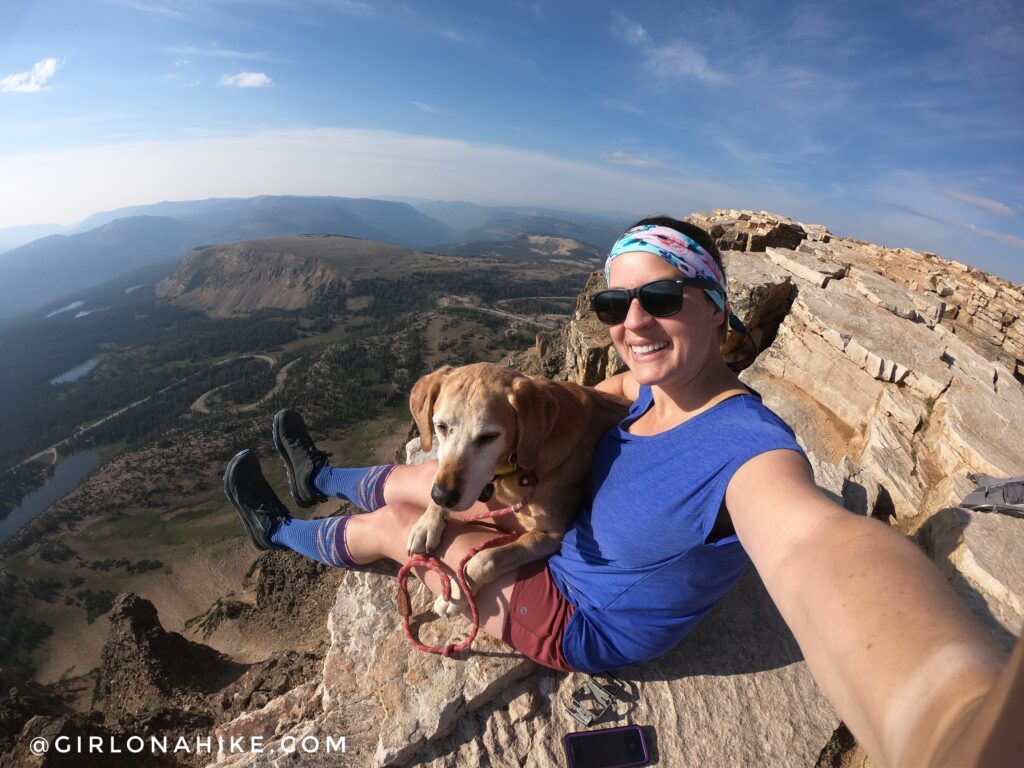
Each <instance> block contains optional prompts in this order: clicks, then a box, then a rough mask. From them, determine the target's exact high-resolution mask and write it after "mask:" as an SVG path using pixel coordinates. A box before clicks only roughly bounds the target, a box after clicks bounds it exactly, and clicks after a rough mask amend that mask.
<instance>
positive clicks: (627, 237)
mask: <svg viewBox="0 0 1024 768" xmlns="http://www.w3.org/2000/svg"><path fill="white" fill-rule="evenodd" d="M633 251H643V252H644V253H653V254H654V255H655V256H658V257H660V258H662V259H664V260H665V261H667V262H668V263H669V264H671V265H672V266H673V267H675V268H676V269H678V270H679V271H680V272H682V273H683V274H684V275H686V276H687V277H703V278H705V279H707V280H714V281H715V282H716V283H718V285H719V286H721V289H720V290H717V289H713V288H705V289H704V290H705V292H706V293H707V295H708V296H709V297H710V298H711V300H712V301H713V302H715V305H716V306H717V307H718V308H719V309H722V310H725V309H726V307H727V301H726V297H725V275H723V274H722V270H721V268H720V267H719V266H718V264H716V263H715V259H714V257H712V255H711V254H710V253H708V252H707V251H706V250H704V248H703V246H701V244H700V243H698V242H697V241H696V240H694V239H693V238H691V237H688V236H686V235H684V234H683V233H682V232H677V231H676V230H674V229H670V228H669V227H663V226H660V225H658V224H641V225H640V226H639V227H633V228H632V229H628V230H626V232H625V234H624V235H623V236H622V237H620V238H619V239H618V240H616V241H615V245H613V246H612V250H611V253H609V254H608V259H607V260H606V261H605V263H604V277H605V280H608V279H609V277H610V275H611V269H612V259H614V258H615V257H616V256H621V255H622V254H624V253H631V252H633Z"/></svg>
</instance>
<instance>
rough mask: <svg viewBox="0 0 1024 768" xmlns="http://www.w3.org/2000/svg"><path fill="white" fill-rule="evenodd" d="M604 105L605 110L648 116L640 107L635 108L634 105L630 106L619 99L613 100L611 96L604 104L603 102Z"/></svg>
mask: <svg viewBox="0 0 1024 768" xmlns="http://www.w3.org/2000/svg"><path fill="white" fill-rule="evenodd" d="M602 104H603V106H604V108H605V109H613V110H615V111H617V112H631V113H632V114H634V115H646V114H647V113H646V112H644V111H643V110H642V109H640V107H637V106H635V105H633V104H628V103H626V102H624V101H620V100H619V99H613V98H611V97H610V96H609V97H607V98H606V99H605V100H604V102H602Z"/></svg>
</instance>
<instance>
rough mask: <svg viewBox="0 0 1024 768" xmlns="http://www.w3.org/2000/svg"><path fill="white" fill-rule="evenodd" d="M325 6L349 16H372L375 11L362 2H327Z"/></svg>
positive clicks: (344, 0)
mask: <svg viewBox="0 0 1024 768" xmlns="http://www.w3.org/2000/svg"><path fill="white" fill-rule="evenodd" d="M327 5H328V6H330V7H331V8H333V9H334V10H336V11H341V12H342V13H347V14H348V15H349V16H373V15H374V14H375V13H376V12H377V10H376V9H375V8H374V7H373V5H372V4H371V3H366V2H363V0H327Z"/></svg>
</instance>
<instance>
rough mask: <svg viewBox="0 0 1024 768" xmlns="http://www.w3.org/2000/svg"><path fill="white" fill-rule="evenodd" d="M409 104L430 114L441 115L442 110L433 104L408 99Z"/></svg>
mask: <svg viewBox="0 0 1024 768" xmlns="http://www.w3.org/2000/svg"><path fill="white" fill-rule="evenodd" d="M409 104H411V105H412V106H414V107H416V109H418V110H420V111H421V112H429V113H430V114H432V115H443V114H444V111H443V110H440V109H438V108H437V107H435V106H434V105H433V104H427V102H425V101H410V102H409Z"/></svg>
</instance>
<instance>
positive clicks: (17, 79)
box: [0, 57, 64, 93]
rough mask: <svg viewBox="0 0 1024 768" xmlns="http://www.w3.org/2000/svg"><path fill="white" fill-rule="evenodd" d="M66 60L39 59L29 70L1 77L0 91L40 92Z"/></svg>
mask: <svg viewBox="0 0 1024 768" xmlns="http://www.w3.org/2000/svg"><path fill="white" fill-rule="evenodd" d="M63 63H64V62H63V61H62V60H61V59H55V58H52V57H51V58H49V59H43V60H42V61H37V62H36V63H35V64H34V65H33V66H32V69H31V70H29V71H28V72H16V73H15V74H13V75H8V76H7V77H2V78H0V93H38V92H39V91H42V90H44V89H45V88H46V87H47V86H46V83H47V82H48V81H49V80H50V78H52V77H53V76H54V75H55V74H57V70H58V69H60V67H61V65H62V64H63Z"/></svg>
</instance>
